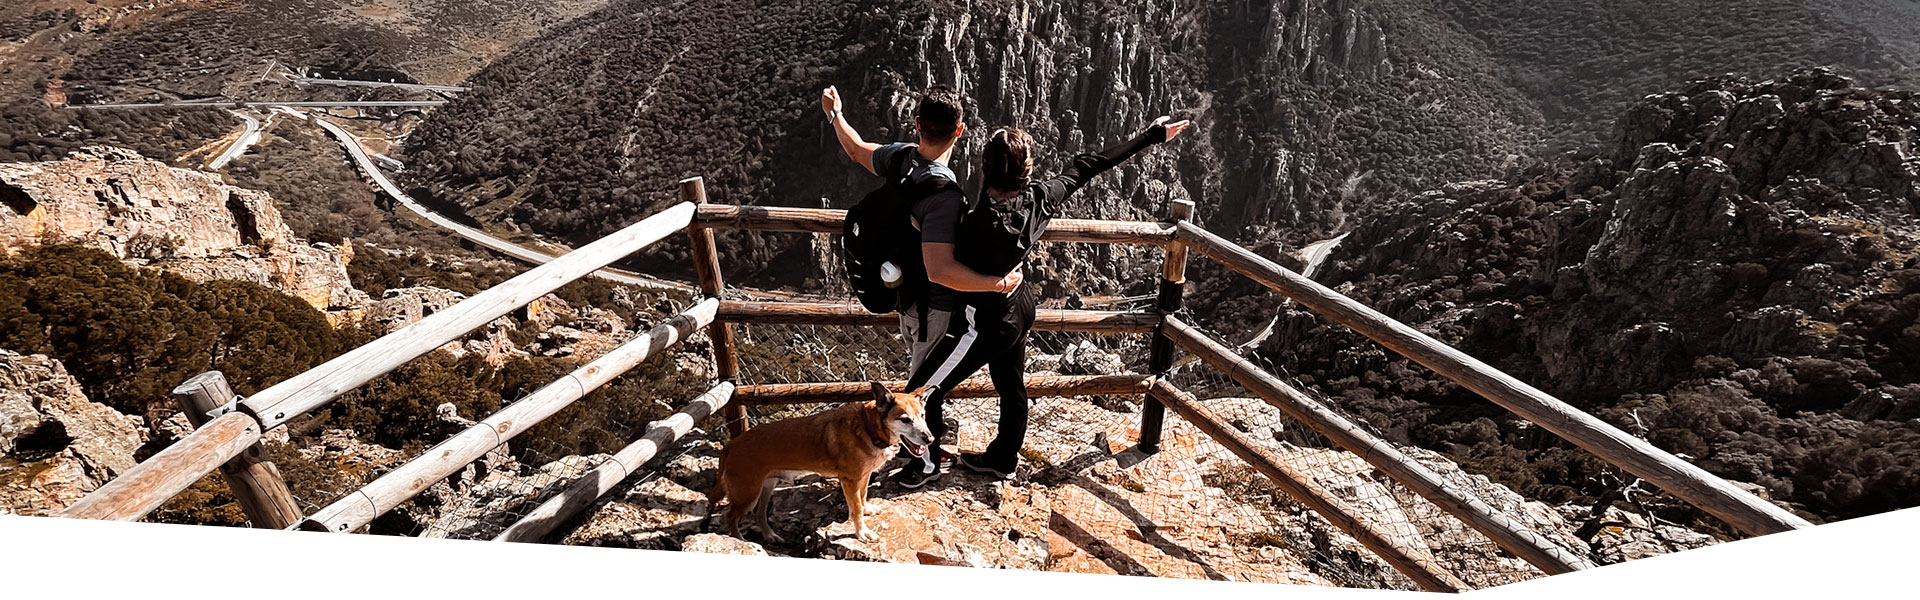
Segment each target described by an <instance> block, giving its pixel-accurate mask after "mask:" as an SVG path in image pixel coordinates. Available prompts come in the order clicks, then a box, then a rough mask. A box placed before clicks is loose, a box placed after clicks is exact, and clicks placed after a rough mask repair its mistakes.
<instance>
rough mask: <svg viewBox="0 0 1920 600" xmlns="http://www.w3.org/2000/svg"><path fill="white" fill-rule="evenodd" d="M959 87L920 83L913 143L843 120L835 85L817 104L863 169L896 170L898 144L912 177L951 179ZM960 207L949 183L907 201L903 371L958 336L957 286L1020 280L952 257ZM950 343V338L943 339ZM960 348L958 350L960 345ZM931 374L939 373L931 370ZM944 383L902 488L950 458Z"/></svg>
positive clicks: (1012, 285) (1009, 288)
mask: <svg viewBox="0 0 1920 600" xmlns="http://www.w3.org/2000/svg"><path fill="white" fill-rule="evenodd" d="M960 102H961V101H960V94H959V93H957V92H955V91H954V90H953V89H952V88H949V87H947V86H945V85H934V86H933V87H930V88H927V91H926V93H924V94H922V95H921V97H920V103H919V105H918V106H917V107H915V108H914V116H913V127H914V130H915V131H916V132H917V133H918V135H919V143H917V144H914V143H894V144H886V145H880V144H875V143H872V142H868V141H866V140H865V139H862V138H861V137H860V133H859V132H857V131H854V129H853V126H852V125H848V124H847V120H846V118H845V117H844V116H843V115H842V114H841V108H842V106H841V102H840V92H839V91H838V90H836V89H834V88H832V87H828V88H827V89H826V90H825V91H823V92H821V94H820V108H821V109H822V110H825V111H826V113H827V118H828V119H829V120H831V121H832V122H833V131H834V134H835V135H836V136H837V137H838V138H839V139H840V147H841V148H842V149H844V150H846V152H847V156H848V157H849V158H852V159H853V162H854V163H855V164H858V165H860V166H861V167H864V168H866V169H867V171H868V172H870V173H873V174H875V175H880V176H882V177H888V176H897V175H898V174H895V173H881V172H880V171H881V169H882V168H884V167H885V166H886V165H891V164H893V159H895V158H896V157H898V156H899V155H898V153H900V152H911V153H912V154H910V155H908V156H907V160H906V161H905V165H904V170H905V171H906V172H907V176H908V177H909V178H910V179H912V180H913V181H914V182H915V183H920V182H924V181H926V180H927V179H928V178H933V177H943V178H946V180H947V181H958V178H956V177H955V176H954V174H953V170H952V169H949V168H947V161H948V159H950V158H951V157H952V155H953V147H954V145H955V144H956V143H958V142H959V141H960V136H961V135H963V134H965V133H966V130H967V126H966V124H965V123H963V122H962V121H963V120H964V119H963V117H964V116H965V114H964V112H963V109H962V108H961V105H960ZM966 209H967V199H966V196H965V194H963V193H961V192H960V191H958V190H956V189H953V188H952V187H951V186H949V187H948V188H947V189H946V190H945V191H941V192H936V193H934V194H932V195H930V196H927V197H925V198H921V199H918V200H916V201H914V203H913V209H912V210H911V211H910V212H911V214H912V222H913V227H914V228H915V229H917V230H919V233H920V248H921V260H922V261H923V262H924V263H925V265H926V270H927V280H928V281H929V282H930V284H931V285H928V286H926V290H927V292H926V294H925V297H924V298H918V299H914V300H913V301H912V302H910V303H909V304H908V305H907V306H902V307H901V309H900V310H899V314H900V331H901V333H902V334H904V335H905V336H906V338H907V341H908V343H909V345H910V346H911V347H912V351H911V359H910V361H909V362H910V365H911V366H910V367H909V368H908V370H909V372H912V373H918V372H920V367H921V365H922V364H923V363H925V361H927V359H928V355H929V354H930V353H931V352H932V351H933V350H934V349H935V347H936V346H938V345H940V344H939V342H940V341H941V340H942V339H943V338H953V339H960V340H966V339H967V337H966V336H965V335H964V333H963V334H960V335H955V334H953V333H951V329H952V328H951V327H950V325H951V324H952V323H953V315H954V313H955V312H956V311H958V310H960V308H961V306H960V304H961V303H960V296H959V295H960V293H962V292H998V293H1002V294H1011V293H1013V292H1014V291H1015V290H1017V289H1019V288H1020V281H1021V274H1020V271H1018V270H1015V271H1013V272H1011V273H1008V274H1007V275H1006V276H1004V277H1000V276H991V275H982V274H980V273H977V272H975V271H974V270H972V269H969V268H967V267H966V266H963V265H961V264H960V263H959V262H957V261H955V260H954V257H953V246H954V242H955V239H954V238H955V235H954V232H955V231H956V229H957V226H958V225H959V223H960V217H961V215H962V214H963V213H964V212H965V211H966ZM922 308H924V309H925V311H924V312H925V314H926V320H925V326H926V332H927V334H928V335H921V329H920V327H921V319H920V314H921V312H922V310H921V309H922ZM945 347H946V348H949V349H951V348H952V347H953V344H952V343H949V344H946V346H945ZM965 350H966V349H965V348H964V347H962V348H960V353H961V354H964V353H965ZM934 379H939V378H934ZM945 392H946V390H940V391H939V392H938V393H937V394H936V397H937V398H938V399H930V400H929V401H928V406H927V426H928V427H929V428H930V429H931V430H932V433H933V437H934V440H935V443H934V445H933V448H932V449H931V450H929V451H928V452H927V455H926V458H924V459H923V458H918V457H914V458H912V460H911V462H910V463H909V464H908V465H907V466H905V467H903V468H902V469H901V470H900V471H898V472H896V473H894V475H893V476H892V477H891V479H893V480H894V481H895V482H898V483H900V484H901V485H903V486H906V487H908V488H918V487H920V486H922V485H925V484H926V482H927V481H929V480H931V479H933V478H934V477H936V476H938V475H939V474H940V467H941V466H942V465H944V464H946V463H950V462H951V461H952V460H953V457H952V456H949V455H947V454H946V452H945V451H944V450H942V449H941V448H940V446H939V443H938V440H939V439H940V438H941V437H942V436H944V435H946V423H945V421H944V419H942V414H941V413H942V412H943V411H942V407H941V405H942V404H943V402H942V400H943V399H944V396H945Z"/></svg>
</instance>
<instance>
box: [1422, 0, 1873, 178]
mask: <svg viewBox="0 0 1920 600" xmlns="http://www.w3.org/2000/svg"><path fill="white" fill-rule="evenodd" d="M1865 3H1866V2H1842V3H1839V4H1865ZM1438 4H1439V5H1440V6H1441V8H1442V9H1443V10H1444V11H1445V13H1446V15H1447V16H1448V17H1449V18H1451V19H1452V20H1453V21H1454V22H1456V23H1459V25H1460V27H1462V28H1463V29H1465V30H1467V31H1468V32H1469V33H1471V34H1473V36H1474V37H1477V38H1479V39H1481V40H1482V41H1484V42H1485V43H1486V47H1487V51H1488V53H1489V55H1490V57H1491V58H1492V59H1493V61H1494V62H1495V63H1496V64H1498V65H1499V69H1500V73H1501V77H1502V78H1503V79H1504V80H1505V81H1506V82H1507V83H1508V84H1509V85H1512V86H1513V87H1514V88H1516V89H1518V90H1520V91H1521V92H1523V93H1525V94H1526V95H1527V96H1528V97H1529V98H1531V99H1533V101H1534V102H1536V103H1538V104H1539V106H1540V110H1541V112H1542V113H1543V115H1544V116H1545V117H1546V119H1547V124H1548V127H1549V131H1550V133H1549V139H1550V140H1552V143H1551V144H1550V145H1549V148H1550V149H1553V150H1560V149H1572V148H1580V147H1584V146H1587V145H1589V144H1592V143H1595V142H1598V141H1600V138H1601V137H1603V136H1605V135H1606V134H1607V133H1608V128H1609V127H1611V126H1612V124H1613V120H1612V117H1613V115H1616V114H1618V113H1619V112H1620V111H1621V110H1624V109H1625V108H1626V107H1627V105H1628V104H1629V103H1631V102H1633V101H1635V100H1638V99H1640V97H1642V96H1645V95H1647V94H1650V93H1655V92H1658V91H1661V90H1666V89H1670V88H1672V87H1675V86H1677V85H1678V84H1680V83H1681V82H1682V81H1685V80H1686V79H1690V78H1693V77H1703V76H1709V75H1720V74H1723V73H1732V74H1739V75H1750V76H1761V77H1770V76H1774V75H1779V74H1781V73H1785V72H1786V70H1788V69H1792V68H1795V67H1806V66H1826V65H1832V66H1838V67H1841V68H1843V70H1845V71H1846V72H1848V73H1849V74H1856V75H1863V76H1866V77H1867V78H1868V80H1869V82H1880V81H1886V80H1888V79H1890V78H1891V77H1892V76H1893V74H1894V72H1895V70H1896V69H1897V68H1898V67H1899V66H1900V65H1901V61H1900V60H1899V59H1898V58H1896V55H1895V53H1893V52H1890V51H1889V48H1888V47H1887V46H1886V45H1885V44H1883V43H1882V40H1881V39H1878V38H1876V37H1875V36H1873V35H1870V34H1869V33H1868V31H1867V30H1865V29H1862V28H1861V27H1859V26H1857V25H1856V24H1855V23H1861V22H1862V21H1856V20H1843V19H1838V18H1834V17H1832V16H1829V15H1828V14H1827V11H1825V10H1823V8H1825V7H1823V6H1821V5H1822V4H1828V5H1831V4H1835V3H1827V2H1819V1H1815V2H1808V1H1806V0H1689V1H1686V2H1674V1H1672V0H1611V1H1607V2H1591V1H1586V0H1545V1H1536V2H1508V1H1505V0H1438ZM1908 4H1911V3H1908ZM1901 40H1902V38H1899V37H1892V38H1886V40H1885V41H1886V42H1900V41H1901Z"/></svg>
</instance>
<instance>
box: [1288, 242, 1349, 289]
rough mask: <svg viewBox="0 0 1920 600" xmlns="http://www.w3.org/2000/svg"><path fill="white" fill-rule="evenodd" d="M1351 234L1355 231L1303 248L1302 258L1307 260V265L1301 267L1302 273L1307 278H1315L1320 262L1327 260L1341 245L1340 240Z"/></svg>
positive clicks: (1301, 251)
mask: <svg viewBox="0 0 1920 600" xmlns="http://www.w3.org/2000/svg"><path fill="white" fill-rule="evenodd" d="M1349 235H1353V232H1351V231H1349V232H1347V233H1342V234H1340V236H1339V237H1335V238H1333V239H1330V240H1320V241H1318V242H1314V243H1311V244H1307V247H1305V248H1301V249H1300V258H1301V260H1304V261H1306V263H1307V266H1305V267H1302V268H1301V269H1300V275H1301V276H1303V277H1306V278H1307V279H1313V276H1314V275H1316V274H1319V272H1320V264H1321V263H1324V262H1326V261H1327V256H1328V255H1330V254H1333V249H1334V248H1338V247H1340V242H1341V241H1342V240H1345V239H1347V236H1349Z"/></svg>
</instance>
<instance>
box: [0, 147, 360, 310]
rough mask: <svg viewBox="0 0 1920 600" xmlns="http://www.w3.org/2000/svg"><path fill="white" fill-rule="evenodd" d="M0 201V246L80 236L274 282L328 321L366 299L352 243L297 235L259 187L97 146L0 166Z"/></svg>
mask: <svg viewBox="0 0 1920 600" xmlns="http://www.w3.org/2000/svg"><path fill="white" fill-rule="evenodd" d="M0 199H4V202H0V206H4V208H0V252H8V253H11V252H13V251H15V250H17V249H19V248H22V247H25V246H28V245H33V244H39V243H42V242H43V241H69V242H74V243H79V244H83V245H87V246H92V247H96V248H99V249H101V250H105V251H107V252H108V253H111V254H113V255H114V256H116V257H119V258H120V259H122V260H125V261H127V262H129V263H132V264H136V265H142V266H150V267H156V268H160V269H165V270H167V271H172V272H174V273H178V274H180V275H182V276H185V277H187V278H188V279H193V280H196V281H207V280H212V279H234V280H242V281H251V282H254V283H258V284H261V285H265V286H267V287H271V288H274V289H278V290H280V291H282V292H285V293H287V294H289V295H293V296H296V297H298V298H300V299H302V300H305V301H306V302H307V303H308V304H311V305H313V307H314V308H316V309H319V310H322V311H325V312H327V313H328V315H329V317H330V318H332V319H334V320H335V322H336V324H337V323H339V322H341V321H343V320H351V319H354V318H357V312H358V311H359V310H361V309H362V308H363V306H364V305H365V304H366V301H367V298H366V295H365V294H362V293H360V292H359V291H358V290H355V289H354V288H353V285H352V282H351V281H350V280H349V278H348V276H347V262H348V261H350V260H352V259H353V248H352V246H350V245H341V246H333V245H330V244H312V245H308V244H306V243H304V242H302V241H300V240H299V239H297V238H295V237H294V236H293V233H292V232H291V231H290V230H288V229H287V226H286V224H285V223H283V222H281V220H280V213H279V211H278V210H276V209H274V207H273V201H272V199H271V198H269V197H268V196H267V195H266V194H265V193H262V192H256V191H252V190H247V189H243V188H238V187H233V186H230V185H225V184H223V183H221V182H220V180H219V179H218V178H217V177H216V176H214V175H210V174H206V173H200V172H195V171H189V170H185V169H176V168H171V167H168V166H166V165H165V164H162V163H160V162H158V161H153V160H149V159H146V158H142V157H140V156H139V155H136V154H133V153H131V152H127V151H124V150H115V149H97V150H95V151H94V152H92V153H82V154H76V155H74V156H73V157H71V158H69V159H67V160H62V161H56V162H43V163H4V164H0Z"/></svg>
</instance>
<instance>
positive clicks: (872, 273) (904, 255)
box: [840, 148, 960, 313]
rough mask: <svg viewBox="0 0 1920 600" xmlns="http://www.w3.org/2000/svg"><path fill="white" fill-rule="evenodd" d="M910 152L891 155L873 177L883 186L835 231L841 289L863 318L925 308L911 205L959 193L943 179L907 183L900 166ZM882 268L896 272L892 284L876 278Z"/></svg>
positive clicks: (924, 283)
mask: <svg viewBox="0 0 1920 600" xmlns="http://www.w3.org/2000/svg"><path fill="white" fill-rule="evenodd" d="M913 152H915V150H914V149H913V148H907V149H903V150H901V151H899V152H895V153H894V155H893V159H892V160H890V161H888V164H887V165H886V168H885V169H881V170H880V171H879V172H880V173H881V174H882V175H884V176H885V177H886V183H885V184H884V185H882V186H880V189H877V190H874V191H872V192H869V193H868V194H867V195H866V197H865V198H861V199H860V202H859V203H858V204H855V205H853V208H849V209H847V220H846V224H845V225H844V226H843V227H842V229H841V234H842V235H841V236H840V256H841V258H842V260H841V262H842V263H843V264H845V265H846V268H847V283H848V285H849V286H851V287H852V288H853V295H854V297H856V298H859V299H860V305H861V306H863V307H865V308H866V309H867V311H868V312H873V313H888V312H893V311H895V310H899V309H900V308H901V307H903V306H907V305H912V304H917V305H920V306H921V307H923V308H924V307H925V305H926V302H924V300H925V299H926V293H927V286H928V283H927V267H926V264H925V263H924V262H922V261H921V259H920V230H918V229H915V228H914V227H913V205H914V203H916V202H919V201H920V200H921V199H923V198H926V197H928V196H932V195H933V194H935V193H939V192H942V191H945V190H947V189H954V190H958V189H960V186H959V185H957V184H955V183H954V182H953V181H951V180H948V179H947V178H945V177H927V178H925V179H924V180H922V181H909V177H908V173H907V169H906V162H907V159H908V158H909V156H910V155H911V154H912V153H913ZM888 264H892V265H893V266H894V267H895V268H897V269H899V273H898V276H897V277H896V278H894V279H893V281H892V282H889V281H887V278H886V277H883V273H882V272H883V269H884V268H885V265H888Z"/></svg>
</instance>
